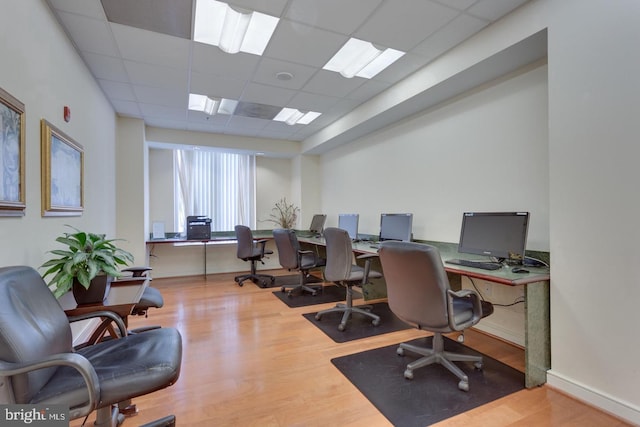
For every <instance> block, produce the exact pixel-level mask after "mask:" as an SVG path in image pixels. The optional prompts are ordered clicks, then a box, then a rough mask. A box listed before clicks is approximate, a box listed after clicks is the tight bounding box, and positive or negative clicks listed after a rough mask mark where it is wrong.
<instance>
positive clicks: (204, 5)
mask: <svg viewBox="0 0 640 427" xmlns="http://www.w3.org/2000/svg"><path fill="white" fill-rule="evenodd" d="M278 21H279V18H276V17H275V16H270V15H265V14H264V13H260V12H251V11H243V12H240V11H237V10H234V9H233V8H231V7H230V6H229V5H228V4H227V3H223V2H220V1H217V0H197V2H196V18H195V27H194V30H193V40H195V41H197V42H201V43H206V44H210V45H214V46H218V47H219V48H220V49H222V50H223V51H224V52H227V53H238V52H246V53H252V54H254V55H262V52H264V50H265V48H266V47H267V44H268V43H269V40H270V39H271V36H272V35H273V32H274V31H275V29H276V25H278Z"/></svg>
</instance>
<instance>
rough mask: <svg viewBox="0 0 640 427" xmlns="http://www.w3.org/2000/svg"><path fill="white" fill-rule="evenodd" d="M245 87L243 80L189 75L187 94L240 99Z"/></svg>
mask: <svg viewBox="0 0 640 427" xmlns="http://www.w3.org/2000/svg"><path fill="white" fill-rule="evenodd" d="M245 85H246V81H245V80H236V79H230V78H227V77H219V76H212V75H210V74H202V73H191V82H190V86H189V93H197V94H201V95H209V96H211V97H214V98H228V99H236V100H237V99H240V96H241V95H242V91H243V90H244V87H245Z"/></svg>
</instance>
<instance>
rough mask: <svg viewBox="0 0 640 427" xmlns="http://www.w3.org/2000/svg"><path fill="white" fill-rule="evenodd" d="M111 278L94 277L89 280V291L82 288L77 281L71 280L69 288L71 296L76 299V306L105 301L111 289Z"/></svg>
mask: <svg viewBox="0 0 640 427" xmlns="http://www.w3.org/2000/svg"><path fill="white" fill-rule="evenodd" d="M112 280H113V277H112V276H107V275H106V274H101V275H98V276H96V277H94V278H93V279H92V280H91V284H90V285H89V289H87V288H85V287H84V286H82V284H81V283H80V282H78V281H77V279H74V280H73V287H72V288H71V290H72V292H73V296H74V298H75V299H76V303H77V304H78V305H83V304H99V303H101V302H103V301H104V300H105V298H106V297H107V295H108V294H109V289H111V281H112Z"/></svg>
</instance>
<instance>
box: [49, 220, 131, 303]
mask: <svg viewBox="0 0 640 427" xmlns="http://www.w3.org/2000/svg"><path fill="white" fill-rule="evenodd" d="M70 228H73V227H70ZM73 230H74V232H72V233H64V234H63V235H62V236H59V237H58V238H56V242H59V243H62V244H63V245H65V246H66V248H65V249H54V250H52V251H49V253H51V254H54V255H57V256H58V258H54V259H50V260H49V261H47V262H45V263H44V264H42V266H41V268H48V269H47V270H46V271H45V272H44V274H43V275H42V277H43V278H46V277H47V276H50V275H53V277H52V278H51V280H50V281H49V287H51V288H52V291H53V294H54V295H55V296H56V298H59V297H60V296H62V295H63V294H65V293H66V292H68V291H69V290H70V289H71V290H72V291H73V295H74V297H75V298H76V302H77V303H78V304H92V303H99V302H102V301H103V300H104V298H105V296H106V295H107V293H108V292H109V287H110V284H111V281H112V280H113V278H114V277H120V276H121V275H122V273H121V272H120V268H119V266H126V265H127V264H128V263H130V262H133V255H132V254H131V253H129V252H127V251H125V250H124V249H121V248H119V247H117V246H116V245H115V244H114V242H115V241H117V240H119V239H107V238H106V237H105V235H104V234H95V233H88V232H85V231H80V230H78V229H76V228H73Z"/></svg>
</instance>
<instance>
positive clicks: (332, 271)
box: [324, 227, 353, 282]
mask: <svg viewBox="0 0 640 427" xmlns="http://www.w3.org/2000/svg"><path fill="white" fill-rule="evenodd" d="M324 238H325V241H326V245H327V265H326V267H325V268H324V278H325V279H326V280H327V281H329V282H341V281H343V280H347V279H349V278H350V276H351V266H352V265H353V248H352V246H351V238H350V237H349V233H347V231H346V230H343V229H341V228H335V227H329V228H326V229H325V230H324Z"/></svg>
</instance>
